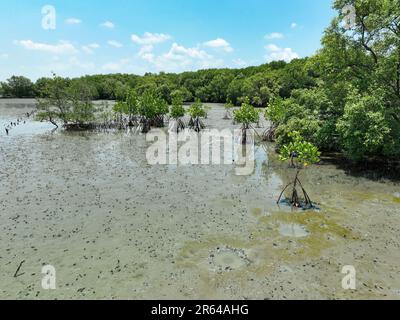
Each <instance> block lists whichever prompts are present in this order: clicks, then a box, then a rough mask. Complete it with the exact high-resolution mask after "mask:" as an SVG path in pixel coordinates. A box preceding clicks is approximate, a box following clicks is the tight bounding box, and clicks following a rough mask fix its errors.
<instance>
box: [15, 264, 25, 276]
mask: <svg viewBox="0 0 400 320" xmlns="http://www.w3.org/2000/svg"><path fill="white" fill-rule="evenodd" d="M24 263H25V260H22V261H21V263H20V264H19V266H18V268H17V271H15V273H14V278H18V277H20V276H22V275H24V274H25V272H23V273H21V274H20V273H19V271H20V270H21V267H22V265H23V264H24Z"/></svg>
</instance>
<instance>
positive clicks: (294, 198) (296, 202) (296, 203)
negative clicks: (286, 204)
mask: <svg viewBox="0 0 400 320" xmlns="http://www.w3.org/2000/svg"><path fill="white" fill-rule="evenodd" d="M299 174H300V170H298V171H297V173H296V177H295V179H294V181H293V182H291V183H289V184H288V185H287V186H286V187H285V188H284V189H283V190H282V192H281V194H280V195H279V198H278V201H277V204H279V203H280V202H281V200H282V197H283V195H284V193H285V191H286V190H287V189H288V188H289V187H290V186H293V189H292V195H291V197H290V203H291V204H292V206H293V207H297V208H301V207H303V208H312V207H313V202H312V201H311V198H310V196H309V195H308V193H307V191H306V190H305V189H304V187H303V185H302V183H301V181H300V179H299ZM298 186H300V188H301V191H302V193H303V197H304V202H303V205H302V202H301V200H300V197H299V194H298V191H297V187H298Z"/></svg>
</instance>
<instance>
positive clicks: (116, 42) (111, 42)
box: [107, 40, 123, 48]
mask: <svg viewBox="0 0 400 320" xmlns="http://www.w3.org/2000/svg"><path fill="white" fill-rule="evenodd" d="M107 43H108V45H110V46H111V47H114V48H122V47H123V45H122V43H120V42H118V41H115V40H109V41H108V42H107Z"/></svg>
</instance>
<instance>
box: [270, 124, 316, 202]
mask: <svg viewBox="0 0 400 320" xmlns="http://www.w3.org/2000/svg"><path fill="white" fill-rule="evenodd" d="M290 137H291V138H292V142H290V143H289V144H287V145H285V146H283V147H282V149H281V152H280V157H279V158H280V160H281V161H290V166H291V167H292V168H295V169H296V170H297V171H296V176H295V178H294V180H293V181H292V182H291V183H289V184H288V185H287V186H286V187H285V188H284V189H283V191H282V192H281V194H280V196H279V199H278V202H277V203H278V204H279V203H280V201H281V199H282V196H283V194H284V193H285V191H286V190H287V189H288V188H289V187H292V192H291V196H290V198H289V199H288V200H289V202H290V204H291V205H292V206H293V207H297V208H304V209H310V208H312V207H313V202H312V201H311V199H310V197H309V195H308V193H307V191H306V190H305V189H304V187H303V185H302V183H301V181H300V179H299V175H300V171H301V170H302V169H304V168H306V167H308V166H309V165H312V164H315V163H318V162H319V161H320V156H321V153H320V152H319V151H318V148H317V147H316V146H315V145H313V144H312V143H310V142H307V141H304V140H303V137H302V136H301V135H300V133H298V132H292V133H291V134H290ZM298 188H300V189H301V191H302V193H303V196H304V199H303V201H302V200H301V199H300V197H299V192H298Z"/></svg>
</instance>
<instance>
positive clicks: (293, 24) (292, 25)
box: [290, 22, 298, 29]
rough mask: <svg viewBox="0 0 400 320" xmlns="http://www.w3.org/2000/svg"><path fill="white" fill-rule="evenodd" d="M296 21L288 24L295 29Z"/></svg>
mask: <svg viewBox="0 0 400 320" xmlns="http://www.w3.org/2000/svg"><path fill="white" fill-rule="evenodd" d="M297 26H298V25H297V23H296V22H293V23H292V24H291V25H290V27H291V28H292V29H295V28H297Z"/></svg>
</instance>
